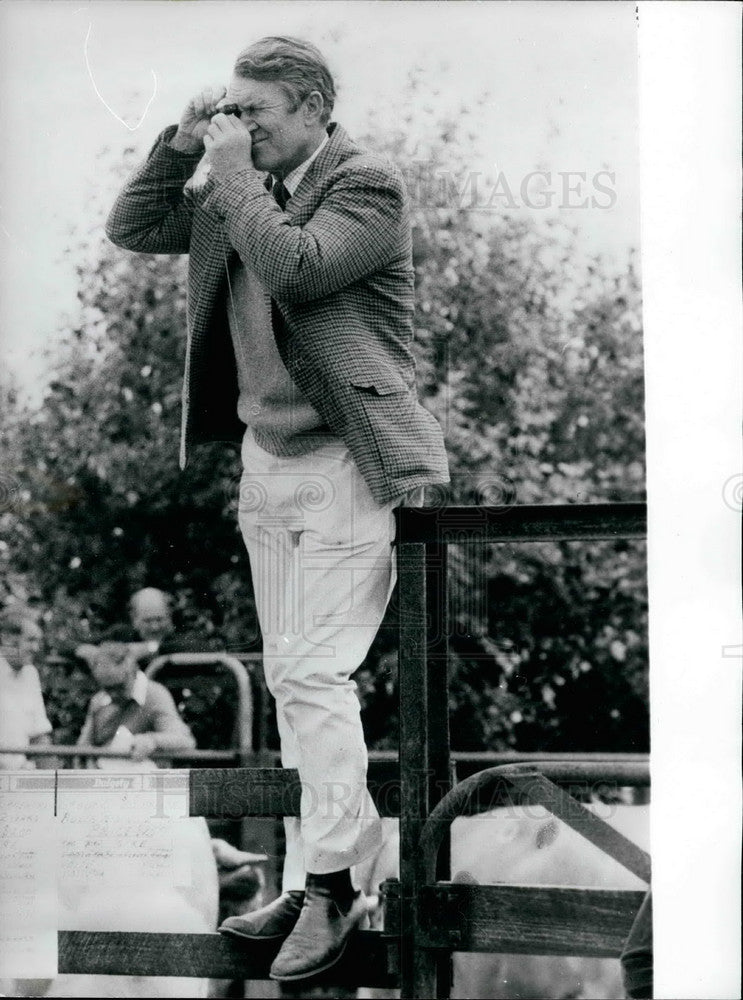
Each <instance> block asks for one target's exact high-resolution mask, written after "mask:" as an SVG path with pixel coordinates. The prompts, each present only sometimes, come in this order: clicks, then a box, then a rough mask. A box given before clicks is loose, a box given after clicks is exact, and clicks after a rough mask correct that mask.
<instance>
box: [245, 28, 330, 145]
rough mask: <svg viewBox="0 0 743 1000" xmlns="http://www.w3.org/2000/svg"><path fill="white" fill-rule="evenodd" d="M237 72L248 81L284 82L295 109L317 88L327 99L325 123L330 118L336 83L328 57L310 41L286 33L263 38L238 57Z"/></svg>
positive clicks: (323, 97)
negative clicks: (329, 66)
mask: <svg viewBox="0 0 743 1000" xmlns="http://www.w3.org/2000/svg"><path fill="white" fill-rule="evenodd" d="M235 74H236V75H237V76H241V77H244V78H245V79H247V80H266V81H270V82H275V83H278V84H280V85H281V86H282V88H283V89H284V91H285V92H286V94H287V97H288V98H289V102H290V105H291V110H292V111H296V110H297V108H298V107H299V105H300V104H301V103H302V101H304V100H305V99H306V98H307V97H309V95H310V94H311V93H312V91H313V90H316V91H318V92H319V93H320V95H321V96H322V99H323V113H322V118H321V121H322V123H323V125H324V124H326V122H328V121H329V120H330V115H331V112H332V111H333V105H334V104H335V84H334V82H333V77H332V75H331V73H330V70H329V69H328V64H327V63H326V62H325V58H324V57H323V55H322V53H321V52H320V50H319V49H317V48H315V46H314V45H312V44H311V43H310V42H305V41H302V39H301V38H290V37H288V36H285V35H270V36H268V37H267V38H261V39H260V40H259V41H257V42H253V44H252V45H249V46H248V47H247V48H246V49H243V51H242V52H241V53H240V55H239V56H238V57H237V60H236V61H235Z"/></svg>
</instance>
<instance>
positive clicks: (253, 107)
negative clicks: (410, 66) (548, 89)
mask: <svg viewBox="0 0 743 1000" xmlns="http://www.w3.org/2000/svg"><path fill="white" fill-rule="evenodd" d="M334 101H335V86H334V82H333V78H332V76H331V74H330V71H329V69H328V67H327V65H326V62H325V60H324V58H323V56H322V55H321V53H320V52H319V51H318V50H317V49H316V48H315V47H314V46H312V45H310V44H308V43H307V42H303V41H300V40H298V39H294V38H282V37H270V38H264V39H261V40H260V41H258V42H256V43H254V44H253V45H251V46H249V47H248V48H247V49H245V50H244V51H243V52H241V53H240V55H239V56H238V58H237V61H236V63H235V66H234V69H233V73H232V77H231V79H230V82H229V86H228V87H227V88H224V87H218V88H216V89H213V88H206V89H205V90H203V91H202V92H201V93H199V94H197V95H196V96H195V97H194V98H192V99H191V100H190V101H189V102H188V104H187V105H186V108H185V110H184V112H183V114H182V116H181V119H180V122H179V124H178V125H177V126H171V127H169V128H167V129H165V130H164V131H163V132H162V133H161V135H160V137H159V138H158V140H157V142H156V143H155V146H154V147H153V149H152V150H151V151H150V154H149V156H148V158H147V160H146V161H145V163H144V164H143V165H142V166H141V167H140V168H139V169H138V170H137V171H136V173H135V174H134V175H133V177H132V178H131V179H130V180H129V182H128V183H127V184H126V186H125V187H124V189H123V191H122V192H121V194H120V195H119V197H118V199H117V201H116V203H115V205H114V207H113V210H112V212H111V215H110V217H109V219H108V223H107V233H108V235H109V237H110V238H111V239H112V240H113V242H114V243H117V244H118V245H120V246H123V247H125V248H127V249H130V250H135V251H140V252H143V253H167V254H173V253H188V254H189V255H190V261H189V264H190V269H189V278H188V290H189V303H188V321H189V330H188V334H189V337H188V346H187V355H186V373H185V383H184V394H183V404H184V406H183V433H182V441H181V462H182V464H185V460H186V449H187V447H188V446H189V445H190V444H191V443H193V442H197V441H204V440H235V441H241V443H242V461H243V470H244V471H243V477H242V481H241V488H240V504H239V513H238V518H239V524H240V528H241V530H242V534H243V538H244V540H245V544H246V546H247V550H248V554H249V557H250V564H251V572H252V575H253V583H254V590H255V595H256V604H257V610H258V616H259V621H260V625H261V631H262V634H263V657H264V669H265V674H266V682H267V684H268V687H269V689H270V691H271V692H272V694H273V695H274V697H275V699H276V707H277V717H278V725H279V733H280V738H281V754H282V762H283V764H284V766H285V767H296V768H297V769H298V771H299V776H300V779H301V782H302V797H301V806H300V808H301V816H300V818H299V819H296V818H287V820H286V822H285V826H286V842H287V852H286V860H285V865H284V875H283V893H282V895H281V896H280V897H279V899H278V900H276V901H275V902H274V903H272V904H270V905H269V906H268V907H265V908H264V909H263V910H260V911H258V912H256V913H252V914H249V915H248V916H246V917H244V918H233V920H231V921H228V922H227V923H226V924H225V925H223V928H222V929H223V930H224V931H225V932H227V933H232V934H235V935H238V936H242V937H245V938H252V939H256V938H257V939H263V938H286V940H285V941H284V944H283V946H282V948H281V950H280V952H279V954H278V956H277V958H276V960H275V962H274V964H273V966H272V968H271V975H272V977H273V978H275V979H278V980H287V981H291V980H297V979H303V978H306V977H308V976H311V975H313V974H315V973H317V972H319V971H321V970H322V969H325V968H328V967H329V966H331V965H332V964H334V962H335V961H337V959H338V958H339V957H340V955H341V954H342V952H343V950H344V948H345V945H346V942H347V940H348V936H349V934H350V933H351V931H352V930H353V929H354V927H356V926H357V925H358V924H359V923H360V922H361V920H362V919H363V917H364V915H365V910H366V907H365V900H364V897H363V895H362V894H361V893H360V892H358V891H356V890H355V889H354V887H353V885H352V882H351V877H350V872H349V869H350V868H351V866H353V865H354V864H356V863H357V862H360V861H362V860H363V859H364V858H366V857H368V856H369V855H371V854H372V853H373V852H374V851H375V850H376V849H377V847H378V845H379V842H380V822H379V817H378V815H377V813H376V810H375V808H374V805H373V803H372V801H371V799H370V797H369V794H368V791H367V789H366V768H367V754H366V747H365V744H364V738H363V731H362V727H361V722H360V718H359V703H358V698H357V695H356V691H355V685H354V683H353V682H352V681H351V679H350V677H351V674H352V673H353V672H354V670H355V669H356V668H357V667H358V666H359V665H360V663H361V662H362V660H363V659H364V657H365V656H366V653H367V651H368V649H369V646H370V644H371V642H372V640H373V638H374V635H375V633H376V631H377V629H378V627H379V624H380V622H381V620H382V617H383V615H384V612H385V608H386V606H387V603H388V600H389V596H390V593H391V590H392V587H393V585H394V581H395V564H394V553H393V549H392V544H393V542H394V529H395V521H394V517H393V511H394V510H395V508H396V507H398V506H400V505H401V504H403V503H420V502H421V496H420V494H421V489H422V487H424V486H425V485H427V484H432V483H442V482H447V481H448V471H447V461H446V454H445V450H444V445H443V436H442V433H441V429H440V428H439V426H438V424H437V423H436V421H435V419H434V418H433V417H432V416H431V415H430V414H429V413H428V412H427V411H426V410H425V409H423V408H422V407H421V405H420V404H419V403H418V401H417V398H416V394H415V370H414V361H413V356H412V353H411V342H412V334H413V330H412V316H413V267H412V252H411V228H410V219H409V214H408V203H407V196H406V193H405V190H404V186H403V182H402V179H401V177H400V174H399V172H398V171H397V170H396V169H395V168H394V167H393V166H391V165H390V164H389V163H388V162H387V161H386V160H383V159H382V158H380V157H379V156H377V155H374V154H372V153H368V152H365V151H364V150H362V149H361V148H360V147H358V146H357V145H356V144H355V143H354V142H353V141H352V140H351V139H350V138H349V136H348V135H347V134H346V132H345V131H344V130H343V128H342V127H341V126H340V125H338V124H337V123H335V122H331V121H330V117H331V113H332V110H333V105H334ZM204 152H205V156H204ZM202 157H203V159H204V162H203V163H201V164H200V161H201V160H202ZM197 167H199V169H198V170H197ZM184 189H185V190H184Z"/></svg>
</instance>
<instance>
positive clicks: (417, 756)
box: [398, 512, 451, 998]
mask: <svg viewBox="0 0 743 1000" xmlns="http://www.w3.org/2000/svg"><path fill="white" fill-rule="evenodd" d="M406 513H408V514H409V513H410V512H406ZM398 574H399V581H400V582H399V591H400V667H399V689H400V789H401V800H402V801H401V815H400V883H401V939H400V975H401V996H402V997H403V998H431V997H434V996H444V997H446V996H448V995H449V978H450V977H449V954H448V952H447V953H443V954H442V953H438V954H437V953H435V952H433V951H431V950H425V949H421V948H420V947H418V946H417V939H418V938H419V936H420V933H419V927H420V922H419V916H418V899H419V895H420V888H421V887H422V886H423V885H424V884H425V882H426V870H425V864H424V859H423V855H422V852H421V849H420V836H421V832H422V829H423V824H424V822H425V820H426V817H427V816H428V814H429V813H430V811H431V809H432V808H433V807H434V805H435V804H436V803H437V802H438V801H439V799H440V798H441V797H442V796H443V795H444V794H445V793H446V791H448V789H449V787H450V783H451V773H450V748H449V717H448V708H449V706H448V677H447V631H448V616H447V592H446V547H445V546H443V545H433V546H430V549H429V550H428V551H427V550H426V546H425V545H422V544H414V545H408V544H406V543H405V542H404V538H403V539H400V543H399V547H398ZM442 865H443V868H444V874H445V875H448V870H447V869H448V854H447V852H446V850H444V851H443V852H442Z"/></svg>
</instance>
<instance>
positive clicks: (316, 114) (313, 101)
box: [304, 90, 325, 126]
mask: <svg viewBox="0 0 743 1000" xmlns="http://www.w3.org/2000/svg"><path fill="white" fill-rule="evenodd" d="M324 107H325V102H324V101H323V99H322V94H321V93H320V91H319V90H313V91H312V93H311V94H309V96H308V97H306V98H305V101H304V121H305V124H306V125H307V126H312V125H318V124H319V123H320V119H321V118H322V113H323V110H324Z"/></svg>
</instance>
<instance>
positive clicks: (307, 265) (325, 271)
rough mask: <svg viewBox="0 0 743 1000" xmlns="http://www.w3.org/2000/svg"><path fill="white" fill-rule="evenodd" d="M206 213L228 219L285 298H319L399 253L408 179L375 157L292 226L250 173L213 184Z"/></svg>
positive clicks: (276, 293) (339, 175)
mask: <svg viewBox="0 0 743 1000" xmlns="http://www.w3.org/2000/svg"><path fill="white" fill-rule="evenodd" d="M202 207H203V208H204V210H205V211H208V212H212V213H213V214H216V215H218V216H220V217H221V218H222V219H223V220H224V228H225V231H226V234H227V236H228V238H229V241H230V243H231V244H232V246H233V247H234V248H235V250H237V252H238V253H239V255H240V257H241V258H242V260H243V261H244V262H245V263H246V264H248V265H249V266H250V267H251V268H252V269H253V270H254V271H255V272H256V273H257V274H258V275H259V277H260V278H261V280H262V281H263V283H264V285H265V286H266V288H267V290H268V292H269V294H270V295H271V296H272V297H273V298H275V299H276V300H277V301H279V302H286V303H299V302H306V301H309V300H311V299H318V298H321V297H323V296H326V295H330V294H332V293H333V292H336V291H338V290H339V289H341V288H345V287H347V286H348V285H351V284H353V283H354V282H356V281H358V280H359V279H361V278H364V277H366V276H368V275H370V274H373V273H374V272H375V271H377V270H379V269H380V268H381V267H383V266H385V265H386V264H388V263H389V262H390V261H391V260H392V259H393V258H395V257H396V256H398V255H399V246H400V236H399V234H400V225H401V222H402V220H403V218H404V217H405V214H406V212H405V210H406V195H405V189H404V187H403V183H402V179H401V178H400V177H399V175H398V174H397V173H396V172H395V171H394V170H393V169H392V168H390V167H387V166H386V165H385V164H383V163H382V162H381V161H377V160H374V159H371V158H369V160H365V161H364V162H362V163H356V164H354V165H353V166H348V167H345V169H344V168H343V167H341V168H340V169H339V170H338V171H336V173H335V175H334V176H333V177H332V178H330V180H329V184H328V189H327V191H326V193H325V195H324V197H323V199H322V201H321V202H320V204H319V206H318V208H317V209H316V210H315V212H314V214H313V215H312V217H311V218H310V219H309V221H308V222H306V223H305V225H303V226H297V225H292V224H291V222H290V221H289V219H288V218H287V217H286V215H285V214H284V213H283V212H282V211H281V209H280V208H279V206H278V205H277V204H276V202H275V201H274V198H273V196H272V195H271V194H270V192H268V191H267V190H266V189H265V188H264V186H263V183H262V182H261V180H260V178H259V177H258V176H257V175H256V174H255V172H254V171H252V170H240V171H237V172H235V173H234V174H232V175H230V176H229V177H227V178H226V179H225V180H224V181H221V182H220V183H215V184H214V185H213V186H212V188H211V190H209V191H208V194H207V197H206V198H205V200H204V202H203V206H202Z"/></svg>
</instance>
